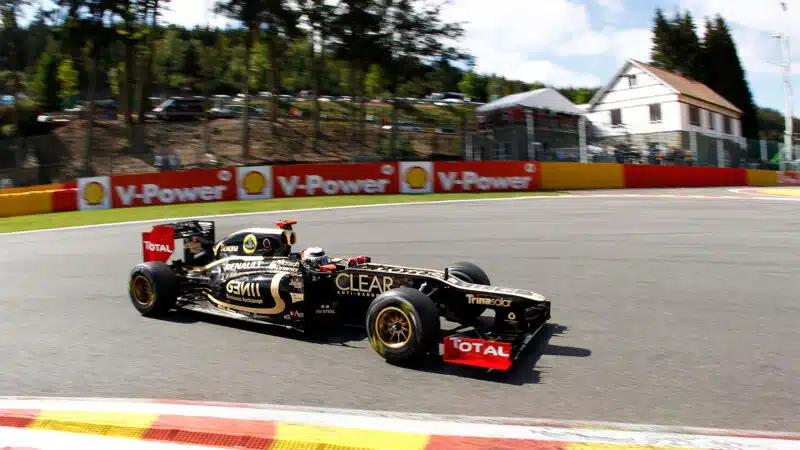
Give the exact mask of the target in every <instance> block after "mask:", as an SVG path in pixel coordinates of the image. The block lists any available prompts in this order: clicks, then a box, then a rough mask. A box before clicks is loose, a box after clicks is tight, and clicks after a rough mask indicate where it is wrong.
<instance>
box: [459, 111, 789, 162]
mask: <svg viewBox="0 0 800 450" xmlns="http://www.w3.org/2000/svg"><path fill="white" fill-rule="evenodd" d="M608 125H609V124H598V123H591V122H588V121H585V120H581V118H579V117H576V116H569V115H563V114H554V113H546V112H539V111H526V112H525V113H524V114H517V115H516V116H511V115H505V116H504V117H502V118H500V119H499V120H496V121H495V122H494V123H490V122H486V123H479V124H478V126H477V129H476V130H473V131H470V133H469V135H468V139H467V146H466V148H465V158H466V159H470V160H503V159H524V160H538V161H563V162H586V163H610V162H615V163H620V164H622V163H624V164H657V165H694V166H711V167H734V168H735V167H740V168H757V169H770V170H797V168H800V164H798V161H797V159H798V156H800V146H795V151H794V152H793V153H792V154H787V152H784V151H783V148H784V145H783V143H781V142H775V141H767V140H764V139H746V138H738V137H734V136H726V135H722V134H712V133H703V132H697V131H667V132H657V133H633V132H630V130H627V129H626V128H625V127H624V126H623V127H621V126H615V127H613V128H612V127H610V126H608ZM608 130H611V132H609V131H608Z"/></svg>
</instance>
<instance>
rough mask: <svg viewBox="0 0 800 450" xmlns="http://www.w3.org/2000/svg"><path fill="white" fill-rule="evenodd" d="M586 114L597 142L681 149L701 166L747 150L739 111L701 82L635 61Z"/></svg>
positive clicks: (618, 76)
mask: <svg viewBox="0 0 800 450" xmlns="http://www.w3.org/2000/svg"><path fill="white" fill-rule="evenodd" d="M585 109H586V118H587V119H588V120H589V121H590V122H591V124H592V126H593V131H594V134H595V136H596V137H598V138H616V139H619V138H622V137H625V138H627V139H628V140H629V142H631V143H632V144H633V145H634V146H635V147H638V148H640V149H643V148H642V147H644V148H652V147H653V146H654V145H655V146H657V147H661V148H663V147H665V146H667V147H668V146H671V147H677V148H680V147H682V148H684V149H688V150H691V152H692V154H693V155H694V157H695V158H696V160H697V161H698V162H700V163H712V164H722V163H724V160H727V159H729V158H730V157H731V156H732V155H736V154H737V152H738V151H740V150H741V148H742V147H744V145H745V139H744V138H742V130H741V122H740V119H741V116H742V111H741V110H740V109H739V108H737V107H736V106H735V105H733V104H732V103H731V102H729V101H728V100H726V99H725V98H723V97H722V96H721V95H719V94H717V93H716V92H714V91H713V90H711V89H710V88H709V87H708V86H706V85H705V84H703V83H700V82H698V81H694V80H691V79H689V78H686V77H683V76H681V75H679V74H675V73H672V72H668V71H666V70H664V69H660V68H658V67H654V66H652V65H650V64H645V63H642V62H640V61H636V60H633V59H629V60H627V61H626V62H625V64H624V65H623V66H622V67H621V68H620V69H619V70H618V71H617V73H616V74H615V75H614V77H613V78H612V79H611V80H610V81H609V82H608V84H607V85H606V86H605V87H604V88H603V89H601V90H600V91H598V92H597V94H596V95H595V96H594V97H593V98H592V100H591V101H590V102H589V104H588V105H586V106H585ZM723 158H724V159H723Z"/></svg>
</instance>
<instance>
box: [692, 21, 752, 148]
mask: <svg viewBox="0 0 800 450" xmlns="http://www.w3.org/2000/svg"><path fill="white" fill-rule="evenodd" d="M703 59H705V60H706V61H707V63H708V65H707V66H706V67H707V70H706V75H705V77H704V79H705V82H706V84H707V85H708V87H710V88H711V89H713V90H714V91H715V92H717V93H718V94H719V95H721V96H723V97H724V98H726V99H728V100H729V101H730V102H731V103H733V104H734V105H736V106H737V107H738V108H739V109H741V110H742V112H743V114H742V134H743V135H744V136H745V137H748V138H753V139H755V138H758V135H759V124H758V113H757V110H756V106H755V103H754V102H753V94H752V92H751V91H750V85H749V83H748V82H747V77H746V74H745V71H744V68H743V67H742V63H741V60H740V59H739V54H738V51H737V50H736V44H735V43H734V41H733V37H732V36H731V33H730V29H729V28H728V25H727V23H726V22H725V20H724V19H723V18H722V17H721V16H720V15H717V16H716V17H715V18H714V19H713V21H712V20H709V21H707V23H706V36H705V50H704V55H703Z"/></svg>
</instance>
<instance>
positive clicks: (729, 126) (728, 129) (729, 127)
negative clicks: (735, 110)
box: [722, 116, 733, 134]
mask: <svg viewBox="0 0 800 450" xmlns="http://www.w3.org/2000/svg"><path fill="white" fill-rule="evenodd" d="M722 121H723V123H724V126H725V134H733V121H732V120H731V118H730V117H728V116H724V117H723V119H722Z"/></svg>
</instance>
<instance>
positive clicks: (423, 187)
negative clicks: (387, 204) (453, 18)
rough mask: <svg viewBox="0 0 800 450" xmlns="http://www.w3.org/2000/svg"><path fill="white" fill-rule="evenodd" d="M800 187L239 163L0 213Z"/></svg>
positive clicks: (599, 167) (699, 170)
mask: <svg viewBox="0 0 800 450" xmlns="http://www.w3.org/2000/svg"><path fill="white" fill-rule="evenodd" d="M790 185H800V172H773V171H767V170H753V169H730V168H716V167H690V166H657V165H628V164H612V163H608V164H605V163H596V164H580V163H565V162H537V161H442V162H439V161H437V162H431V161H421V162H415V161H400V162H386V163H336V164H298V165H281V166H255V167H235V168H222V169H203V170H193V171H173V172H160V173H145V174H129V175H117V176H111V177H109V176H102V177H91V178H80V179H78V180H76V181H74V182H69V183H63V184H52V185H45V186H31V187H25V188H13V189H6V190H3V191H0V217H10V216H22V215H29V214H42V213H51V212H63V211H85V210H95V209H109V208H129V207H137V206H150V205H171V204H181V203H206V202H218V201H231V200H256V199H269V198H290V197H311V196H332V195H382V194H430V193H457V192H512V191H537V190H565V189H624V188H666V187H722V186H790Z"/></svg>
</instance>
